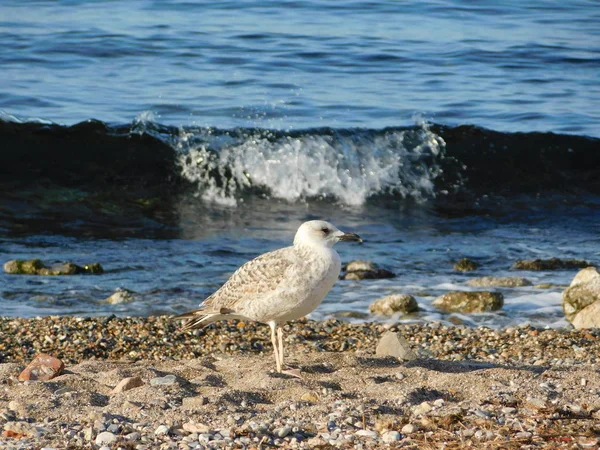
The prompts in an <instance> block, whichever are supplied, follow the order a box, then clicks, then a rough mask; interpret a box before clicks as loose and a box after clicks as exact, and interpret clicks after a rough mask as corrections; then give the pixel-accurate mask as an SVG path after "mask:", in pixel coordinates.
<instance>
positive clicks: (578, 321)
mask: <svg viewBox="0 0 600 450" xmlns="http://www.w3.org/2000/svg"><path fill="white" fill-rule="evenodd" d="M572 323H573V326H574V327H575V328H576V329H578V330H581V329H585V328H600V300H597V301H595V302H594V303H592V304H591V305H588V306H586V307H585V308H583V309H582V310H581V311H579V312H578V313H577V315H575V318H574V319H573V322H572Z"/></svg>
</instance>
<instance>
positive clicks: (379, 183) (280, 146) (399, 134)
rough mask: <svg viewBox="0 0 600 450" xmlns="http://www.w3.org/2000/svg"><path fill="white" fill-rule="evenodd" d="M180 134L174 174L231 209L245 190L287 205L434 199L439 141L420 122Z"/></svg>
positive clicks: (442, 145) (206, 197)
mask: <svg viewBox="0 0 600 450" xmlns="http://www.w3.org/2000/svg"><path fill="white" fill-rule="evenodd" d="M197 131H199V132H196V133H194V132H190V131H181V133H180V138H179V141H178V143H177V145H176V147H177V148H178V150H179V157H178V164H179V167H180V169H181V175H182V176H183V177H184V178H185V179H187V180H188V181H190V182H192V183H194V184H195V185H196V186H197V189H198V195H199V196H200V197H201V198H202V199H204V200H205V201H208V202H215V203H218V204H222V205H228V206H235V205H237V204H238V203H239V202H241V201H243V199H244V194H245V193H247V192H249V191H253V192H256V191H258V192H260V193H261V194H262V195H264V196H268V197H271V198H277V199H282V200H286V201H289V202H295V201H304V200H309V199H334V200H336V201H337V202H339V203H341V204H345V205H361V204H363V203H365V201H366V200H367V199H368V198H369V197H372V196H376V195H382V194H392V195H395V196H396V195H399V196H401V197H402V198H411V199H413V200H415V201H417V202H422V201H425V200H427V199H430V198H433V197H435V186H434V180H435V178H436V177H437V176H438V175H439V174H440V173H441V167H440V164H439V160H440V158H443V153H444V150H445V142H444V140H443V139H442V138H441V137H440V136H438V135H436V134H435V133H433V132H432V131H430V130H429V128H428V127H427V126H426V125H425V124H423V125H420V126H419V127H417V128H412V129H407V130H398V129H386V130H381V131H377V132H373V131H372V130H365V131H361V130H351V131H344V130H336V131H333V130H331V129H324V130H321V131H318V132H315V131H314V130H312V131H311V132H310V133H301V132H300V133H296V134H293V135H292V134H283V133H281V132H273V131H265V130H262V131H261V130H251V131H249V132H245V131H240V132H238V133H219V132H215V130H197Z"/></svg>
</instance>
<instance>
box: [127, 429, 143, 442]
mask: <svg viewBox="0 0 600 450" xmlns="http://www.w3.org/2000/svg"><path fill="white" fill-rule="evenodd" d="M141 437H142V435H141V434H140V433H138V432H137V431H133V432H132V433H129V434H126V435H125V439H126V440H128V441H133V442H135V441H139V440H140V438H141Z"/></svg>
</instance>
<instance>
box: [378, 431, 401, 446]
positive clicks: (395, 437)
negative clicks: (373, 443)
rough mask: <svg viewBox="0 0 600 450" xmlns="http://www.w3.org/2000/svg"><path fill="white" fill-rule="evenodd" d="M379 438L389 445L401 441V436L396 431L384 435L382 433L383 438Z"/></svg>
mask: <svg viewBox="0 0 600 450" xmlns="http://www.w3.org/2000/svg"><path fill="white" fill-rule="evenodd" d="M381 438H382V439H383V442H388V443H389V442H395V441H399V440H400V439H402V435H401V434H400V433H398V432H397V431H388V432H386V433H383V436H381Z"/></svg>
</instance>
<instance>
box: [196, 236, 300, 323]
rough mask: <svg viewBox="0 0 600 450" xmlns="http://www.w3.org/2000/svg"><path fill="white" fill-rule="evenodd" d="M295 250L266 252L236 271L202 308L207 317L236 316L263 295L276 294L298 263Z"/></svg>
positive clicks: (288, 248) (285, 249) (203, 303)
mask: <svg viewBox="0 0 600 450" xmlns="http://www.w3.org/2000/svg"><path fill="white" fill-rule="evenodd" d="M294 256H295V255H294V251H293V247H286V248H282V249H279V250H275V251H273V252H269V253H265V254H263V255H260V256H258V257H257V258H255V259H253V260H251V261H248V262H247V263H246V264H244V265H243V266H241V267H240V268H239V269H238V270H236V271H235V272H234V274H233V275H231V277H230V278H229V280H227V282H226V283H225V284H224V285H223V286H221V288H220V289H219V290H218V291H216V292H215V293H214V294H212V295H211V296H210V297H208V298H207V299H206V300H204V302H202V304H201V305H200V307H201V308H202V312H203V313H205V314H211V313H212V314H214V313H218V314H233V313H235V312H236V311H239V310H240V309H241V308H242V307H243V303H244V302H245V301H252V299H253V298H255V297H256V296H259V295H264V294H267V293H270V292H273V291H275V290H276V289H277V287H278V286H279V285H280V284H281V281H282V280H283V279H284V277H285V273H286V272H287V271H288V269H289V268H290V267H292V266H293V265H294V263H295V258H294Z"/></svg>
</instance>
